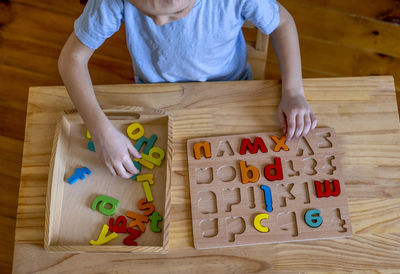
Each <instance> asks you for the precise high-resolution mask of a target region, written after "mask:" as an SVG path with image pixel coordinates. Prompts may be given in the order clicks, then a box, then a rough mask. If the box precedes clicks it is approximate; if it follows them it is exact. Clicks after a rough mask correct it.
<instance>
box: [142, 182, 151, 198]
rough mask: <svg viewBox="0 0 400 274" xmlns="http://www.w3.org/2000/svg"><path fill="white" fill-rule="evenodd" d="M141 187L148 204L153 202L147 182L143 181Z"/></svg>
mask: <svg viewBox="0 0 400 274" xmlns="http://www.w3.org/2000/svg"><path fill="white" fill-rule="evenodd" d="M142 185H143V190H144V194H145V195H146V199H147V201H149V202H152V201H153V194H152V193H151V188H150V184H149V182H148V181H144V182H143V183H142Z"/></svg>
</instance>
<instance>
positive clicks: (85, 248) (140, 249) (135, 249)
mask: <svg viewBox="0 0 400 274" xmlns="http://www.w3.org/2000/svg"><path fill="white" fill-rule="evenodd" d="M102 110H103V111H104V113H105V114H106V115H108V114H110V113H111V114H112V113H121V112H127V113H128V112H135V113H139V114H150V115H160V116H167V118H168V123H167V130H168V140H167V153H166V176H165V177H166V178H165V206H164V216H163V233H164V234H163V245H162V246H126V245H114V246H107V245H104V246H91V245H89V244H88V245H52V244H50V226H51V223H50V219H51V214H52V212H51V205H52V204H53V203H54V201H53V199H52V198H51V196H52V195H51V193H52V191H53V178H54V173H55V169H54V166H55V160H56V154H57V148H58V145H57V144H58V142H59V140H60V135H61V132H62V124H63V122H64V121H65V119H66V117H65V116H66V115H79V113H78V111H77V110H76V109H69V110H64V111H63V112H60V117H59V118H58V120H57V124H56V128H55V133H54V139H53V143H52V150H51V158H50V163H49V175H48V181H47V191H46V206H45V225H44V249H45V250H46V251H47V252H69V253H71V252H72V253H89V252H90V253H105V252H106V253H107V252H110V253H134V254H148V253H155V254H166V253H168V244H169V225H170V220H169V217H170V211H171V167H172V165H171V163H172V153H173V143H172V129H173V126H172V125H173V115H172V113H171V112H168V111H164V110H160V109H154V108H149V107H141V106H115V105H107V106H102ZM79 117H80V116H79ZM82 122H83V121H82Z"/></svg>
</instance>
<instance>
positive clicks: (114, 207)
mask: <svg viewBox="0 0 400 274" xmlns="http://www.w3.org/2000/svg"><path fill="white" fill-rule="evenodd" d="M99 203H100V205H99V211H100V212H101V213H102V214H104V215H106V216H111V215H113V214H114V212H115V211H116V210H117V207H118V205H119V201H118V200H117V199H114V198H111V197H108V196H105V195H100V196H97V197H96V199H94V201H93V204H92V209H93V210H96V209H97V205H98V204H99ZM107 204H109V205H111V208H106V205H107Z"/></svg>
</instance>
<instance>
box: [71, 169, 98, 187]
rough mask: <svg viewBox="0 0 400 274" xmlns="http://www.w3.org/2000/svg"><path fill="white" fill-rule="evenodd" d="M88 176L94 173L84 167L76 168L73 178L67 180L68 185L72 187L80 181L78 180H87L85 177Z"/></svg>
mask: <svg viewBox="0 0 400 274" xmlns="http://www.w3.org/2000/svg"><path fill="white" fill-rule="evenodd" d="M86 174H87V175H90V174H92V172H91V171H90V170H89V169H88V168H87V167H85V166H84V167H81V168H76V169H75V173H74V174H72V176H71V177H69V178H68V179H67V181H68V183H70V184H71V185H72V184H73V183H75V182H76V181H78V179H81V180H83V179H85V175H86Z"/></svg>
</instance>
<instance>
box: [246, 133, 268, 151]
mask: <svg viewBox="0 0 400 274" xmlns="http://www.w3.org/2000/svg"><path fill="white" fill-rule="evenodd" d="M259 149H260V150H261V152H262V153H266V152H268V149H267V147H266V146H265V143H264V141H263V139H262V138H261V137H256V138H254V143H251V141H250V139H249V138H244V139H242V144H241V145H240V152H239V153H240V155H244V154H246V151H247V150H249V152H250V153H251V154H255V153H257V152H258V150H259Z"/></svg>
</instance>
